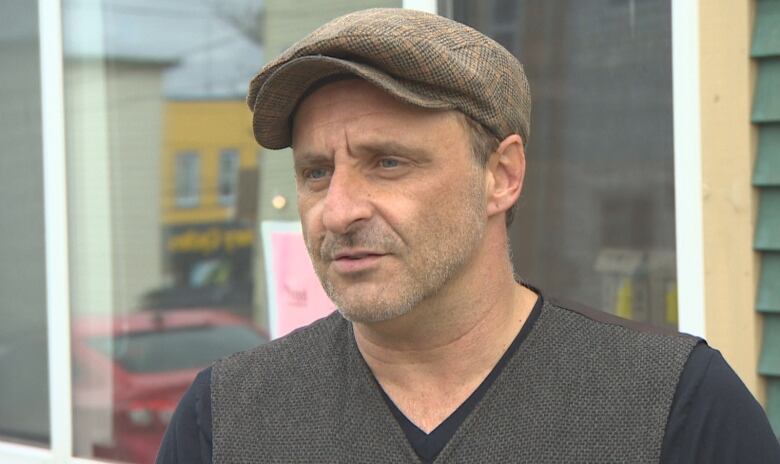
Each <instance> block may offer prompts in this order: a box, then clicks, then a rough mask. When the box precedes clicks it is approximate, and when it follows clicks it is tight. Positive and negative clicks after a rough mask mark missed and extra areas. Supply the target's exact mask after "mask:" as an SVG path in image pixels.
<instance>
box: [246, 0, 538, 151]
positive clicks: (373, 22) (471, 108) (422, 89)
mask: <svg viewBox="0 0 780 464" xmlns="http://www.w3.org/2000/svg"><path fill="white" fill-rule="evenodd" d="M302 59H305V61H304V62H301V61H300V60H302ZM320 59H321V60H323V61H328V60H329V59H330V60H329V61H328V63H329V64H328V66H320V67H318V66H316V65H315V62H316V61H317V60H320ZM334 59H335V60H334ZM296 63H298V65H296ZM350 65H353V66H350ZM353 68H359V69H357V70H356V69H353ZM361 69H362V70H365V75H361V73H360V70H361ZM336 73H353V74H358V75H360V77H363V78H365V79H367V80H369V81H371V82H372V83H374V84H375V85H378V86H379V87H381V88H383V89H385V90H386V91H389V92H390V93H393V94H395V95H396V96H397V97H399V98H402V99H403V100H405V101H407V102H408V103H411V104H414V105H417V106H421V107H424V108H455V109H458V110H460V111H461V112H463V113H465V114H467V115H468V116H470V117H472V118H473V119H475V120H476V121H479V122H480V123H482V124H483V125H485V126H486V127H487V128H489V129H490V130H491V131H492V132H493V133H495V135H497V136H498V137H500V138H504V137H506V136H507V135H510V134H515V133H516V134H520V135H521V136H522V137H523V140H524V141H527V140H528V136H529V134H530V112H531V94H530V90H529V87H528V81H527V79H526V77H525V73H524V72H523V67H522V65H521V64H520V62H519V61H518V60H517V59H516V58H515V57H514V56H513V55H512V54H511V53H509V52H508V51H507V50H506V49H505V48H503V47H502V46H501V45H499V44H498V43H496V42H495V41H493V40H492V39H490V38H488V37H486V36H485V35H483V34H481V33H480V32H478V31H476V30H474V29H472V28H470V27H468V26H465V25H463V24H460V23H457V22H455V21H452V20H449V19H447V18H443V17H441V16H437V15H433V14H430V13H423V12H419V11H413V10H404V9H392V8H377V9H370V10H364V11H359V12H355V13H351V14H348V15H345V16H342V17H339V18H336V19H334V20H333V21H331V22H329V23H327V24H325V25H324V26H322V27H320V28H318V29H317V30H315V31H314V32H312V33H311V34H309V35H308V36H307V37H305V38H304V39H302V40H301V41H299V42H298V43H296V44H294V45H293V46H292V47H290V48H289V49H288V50H287V51H285V52H284V53H282V54H281V55H280V56H279V57H278V58H276V59H275V60H273V61H272V62H271V63H269V64H268V65H266V66H265V67H264V68H263V69H262V70H261V71H260V73H259V74H257V76H255V78H254V79H253V80H252V82H251V84H250V89H249V95H248V97H247V103H248V105H249V107H250V108H251V109H252V110H253V112H254V130H255V137H256V138H257V140H258V142H259V143H260V144H261V145H264V146H267V147H269V148H282V147H285V146H288V145H289V144H290V121H289V119H290V116H291V114H292V112H293V111H294V109H295V107H296V106H297V103H298V101H299V100H300V98H301V97H302V95H303V94H304V93H305V92H306V90H307V89H308V88H309V87H310V86H311V85H312V84H313V83H315V82H317V81H318V80H320V79H322V78H324V77H327V76H328V75H331V74H336Z"/></svg>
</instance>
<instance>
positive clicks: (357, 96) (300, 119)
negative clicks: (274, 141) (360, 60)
mask: <svg viewBox="0 0 780 464" xmlns="http://www.w3.org/2000/svg"><path fill="white" fill-rule="evenodd" d="M457 116H460V118H457ZM449 118H451V119H453V120H456V118H457V119H462V118H463V116H462V115H460V114H459V113H458V112H457V111H454V110H430V109H426V108H418V107H416V106H413V105H410V104H409V103H406V102H403V101H401V100H399V99H397V98H396V97H394V96H393V95H391V94H389V93H387V92H385V91H383V90H382V89H379V88H377V87H376V86H374V85H372V84H371V83H369V82H366V81H364V80H362V79H357V78H356V79H340V80H337V81H331V82H327V83H325V84H323V85H319V86H317V89H316V90H315V91H313V92H311V93H309V95H307V96H306V97H305V99H304V100H303V101H302V102H300V104H299V105H298V109H297V110H296V112H295V113H294V114H293V118H292V126H293V144H292V146H293V148H295V146H296V139H297V138H299V137H298V136H299V135H300V134H301V133H304V134H309V133H311V132H312V131H315V130H317V129H321V126H328V125H331V126H332V125H340V124H349V123H360V127H361V128H362V130H364V131H371V130H376V131H388V130H390V131H415V129H416V127H415V125H416V124H419V123H420V122H421V121H427V120H430V121H432V122H435V121H441V120H444V119H449Z"/></svg>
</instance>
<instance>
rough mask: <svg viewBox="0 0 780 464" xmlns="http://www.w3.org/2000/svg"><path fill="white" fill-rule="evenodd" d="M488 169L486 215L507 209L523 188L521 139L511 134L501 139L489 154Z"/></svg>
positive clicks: (523, 156)
mask: <svg viewBox="0 0 780 464" xmlns="http://www.w3.org/2000/svg"><path fill="white" fill-rule="evenodd" d="M488 169H489V170H490V176H491V178H492V182H490V183H489V184H488V192H487V193H488V207H487V213H488V216H492V215H494V214H498V213H501V212H504V211H508V210H509V209H510V208H511V207H512V205H514V204H515V202H516V201H517V199H518V197H519V196H520V193H521V192H522V190H523V180H524V178H525V148H524V147H523V139H522V138H521V137H520V136H519V135H517V134H512V135H510V136H508V137H507V138H505V139H504V140H502V141H501V143H500V144H499V145H498V148H497V149H496V151H495V152H494V153H493V154H492V155H491V156H490V160H489V161H488Z"/></svg>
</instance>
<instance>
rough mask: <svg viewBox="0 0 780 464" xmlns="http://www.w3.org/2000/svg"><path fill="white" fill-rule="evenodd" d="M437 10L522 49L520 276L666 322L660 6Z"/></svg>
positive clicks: (672, 299) (660, 1)
mask: <svg viewBox="0 0 780 464" xmlns="http://www.w3.org/2000/svg"><path fill="white" fill-rule="evenodd" d="M440 4H441V5H442V6H444V7H445V10H448V11H450V13H451V16H453V17H454V18H455V19H457V20H459V21H462V22H465V23H467V24H469V25H472V26H473V27H475V28H477V29H479V30H480V31H482V32H484V33H486V34H487V35H489V36H491V37H492V38H494V39H495V40H496V41H498V42H499V43H501V44H502V45H504V46H505V47H507V48H508V49H509V50H510V51H511V52H512V53H514V54H515V55H516V56H518V57H519V59H520V61H521V62H522V63H523V64H524V66H525V70H526V73H527V75H528V79H529V81H530V85H531V91H532V94H533V99H534V109H533V116H532V128H531V136H530V140H529V143H528V145H527V147H526V156H527V162H528V171H527V173H526V184H525V187H524V191H523V196H522V197H521V199H520V205H519V206H520V209H519V211H518V213H517V215H516V216H515V217H516V219H515V221H514V224H513V226H512V230H511V233H510V234H511V240H512V248H513V252H514V257H513V258H514V259H513V260H514V264H515V269H516V272H517V273H518V274H519V275H520V276H521V277H522V278H525V279H527V280H528V281H529V282H532V283H535V284H536V285H539V286H540V287H541V288H543V289H544V290H545V291H547V292H549V293H550V294H551V295H557V296H559V297H561V298H563V297H565V298H569V299H572V300H578V301H581V302H583V303H586V304H588V305H591V306H593V307H595V308H600V309H604V310H606V311H611V312H613V313H615V314H618V315H620V316H623V317H628V318H632V319H635V320H640V321H646V322H651V323H653V324H657V325H666V326H669V327H675V328H676V326H677V286H676V269H675V251H674V246H675V234H674V230H675V227H674V224H675V219H674V218H675V216H674V175H673V163H674V158H673V151H672V144H673V138H672V135H673V134H672V73H671V3H670V1H669V0H647V1H644V0H643V1H637V0H625V1H614V0H593V1H587V2H573V1H567V0H548V1H544V2H534V1H503V0H488V1H484V2H470V1H465V0H453V1H447V2H440Z"/></svg>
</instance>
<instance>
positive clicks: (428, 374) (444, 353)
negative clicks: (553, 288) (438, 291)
mask: <svg viewBox="0 0 780 464" xmlns="http://www.w3.org/2000/svg"><path fill="white" fill-rule="evenodd" d="M502 274H504V273H502ZM501 277H502V278H500V279H479V280H475V279H473V278H469V277H468V276H463V277H462V278H465V279H467V280H468V282H467V283H461V282H453V284H455V285H456V288H458V289H460V290H462V291H459V292H456V293H453V292H449V293H447V294H445V295H443V296H442V297H441V298H432V299H430V300H429V301H426V302H424V303H423V304H421V305H419V306H418V307H416V308H415V309H414V310H413V311H411V312H410V313H409V314H407V315H404V316H402V317H400V318H397V319H394V320H392V321H386V322H382V323H375V324H358V323H356V324H354V328H355V338H356V342H357V344H358V347H359V349H360V351H361V353H362V355H363V357H364V358H365V360H366V363H367V364H368V366H369V367H370V368H371V370H372V372H373V373H374V376H375V377H376V378H377V380H378V381H379V383H380V385H381V386H382V388H383V389H384V390H385V392H386V393H387V394H388V396H389V397H390V398H391V399H392V400H393V402H394V403H395V404H396V405H397V406H398V407H399V409H400V410H401V411H402V412H403V413H404V414H405V415H406V416H407V417H408V418H409V419H410V420H411V421H412V422H414V423H415V424H416V425H417V426H418V427H420V428H421V429H422V430H424V431H426V432H429V431H431V430H433V429H434V428H435V427H436V426H438V425H439V424H440V423H441V422H442V421H443V420H444V419H446V418H447V417H448V416H449V415H450V414H452V412H454V411H455V409H457V407H458V406H460V404H461V403H462V402H463V401H465V400H466V398H468V396H469V395H470V394H471V393H472V392H473V391H474V390H475V389H476V388H477V387H478V386H479V385H480V383H482V381H483V380H484V379H485V377H487V375H488V374H489V373H490V371H491V369H492V368H493V367H494V366H495V364H496V363H497V362H498V360H499V359H500V358H501V356H502V355H503V353H504V352H505V351H506V349H507V348H508V347H509V345H510V344H511V343H512V341H513V340H514V338H515V337H516V336H517V334H518V333H519V331H520V329H521V328H522V326H523V324H524V323H525V321H526V319H527V318H528V315H529V314H530V312H531V309H532V308H533V305H534V303H535V301H536V298H537V296H536V294H535V293H534V292H533V291H531V290H529V289H528V288H526V287H523V286H521V285H519V284H517V283H515V282H514V280H513V278H512V276H511V272H508V273H507V275H502V276H501ZM469 283H470V284H472V285H479V288H469V287H468V284H469ZM486 287H487V288H486Z"/></svg>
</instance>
